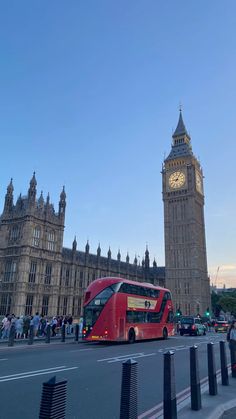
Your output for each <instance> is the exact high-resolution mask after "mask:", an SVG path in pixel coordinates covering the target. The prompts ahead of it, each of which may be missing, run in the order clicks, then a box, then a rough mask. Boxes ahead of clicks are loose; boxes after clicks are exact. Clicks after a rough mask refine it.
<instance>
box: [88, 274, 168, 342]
mask: <svg viewBox="0 0 236 419" xmlns="http://www.w3.org/2000/svg"><path fill="white" fill-rule="evenodd" d="M83 320H84V325H83V339H84V340H87V341H117V342H118V341H119V342H122V341H128V342H130V343H133V342H134V341H135V340H143V339H156V338H163V339H167V337H168V336H172V335H173V334H174V323H173V321H174V313H173V303H172V300H171V294H170V291H169V290H168V289H166V288H161V287H157V286H154V285H152V284H149V283H144V282H143V283H142V282H135V281H131V280H127V279H122V278H112V277H106V278H101V279H96V280H95V281H93V282H92V283H91V284H90V285H89V287H88V288H87V290H86V294H85V300H84V316H83Z"/></svg>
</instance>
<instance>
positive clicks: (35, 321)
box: [32, 312, 40, 337]
mask: <svg viewBox="0 0 236 419" xmlns="http://www.w3.org/2000/svg"><path fill="white" fill-rule="evenodd" d="M39 323H40V316H39V313H38V312H36V313H35V315H34V316H33V319H32V324H33V326H34V336H35V337H37V336H38V329H39Z"/></svg>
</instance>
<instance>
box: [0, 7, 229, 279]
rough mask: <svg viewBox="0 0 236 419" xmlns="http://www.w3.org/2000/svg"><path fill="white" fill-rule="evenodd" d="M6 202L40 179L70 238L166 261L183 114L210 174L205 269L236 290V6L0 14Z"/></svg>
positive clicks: (0, 134)
mask: <svg viewBox="0 0 236 419" xmlns="http://www.w3.org/2000/svg"><path fill="white" fill-rule="evenodd" d="M0 61H1V62H0V64H1V66H0V68H1V70H0V138H1V156H2V158H1V165H0V173H1V183H0V199H1V202H2V206H3V200H4V195H5V192H6V186H7V184H8V183H9V179H10V178H11V177H13V180H14V188H15V199H16V198H17V196H18V195H19V194H20V192H22V193H23V194H25V193H27V190H28V183H29V180H30V178H31V176H32V172H33V171H34V170H35V171H36V177H37V181H38V194H39V193H40V191H41V190H43V191H44V194H45V195H46V194H47V192H48V191H49V192H50V196H51V200H52V202H53V203H54V204H55V207H56V209H57V206H58V198H59V194H60V191H61V188H62V185H65V186H66V193H67V213H66V229H65V236H64V237H65V239H64V245H65V246H71V243H72V240H73V238H74V234H76V235H77V240H78V247H79V249H80V250H83V249H84V247H85V244H86V240H87V239H89V243H90V249H91V252H92V253H95V252H96V248H97V245H98V242H99V241H100V243H101V248H102V254H103V255H106V254H107V251H108V247H109V245H110V246H111V251H112V257H116V255H117V251H118V248H120V250H121V254H122V259H124V258H125V255H126V252H127V250H128V251H129V254H130V257H131V260H133V258H134V256H135V253H136V254H137V255H139V256H140V259H141V258H142V256H143V253H144V251H145V247H146V243H148V247H149V250H150V255H151V258H152V259H153V257H154V256H155V257H156V259H157V263H158V264H159V265H164V239H163V236H164V229H163V203H162V194H161V187H162V181H161V174H160V171H161V165H162V162H163V158H164V155H165V153H168V152H169V150H170V147H171V139H172V138H171V134H172V129H174V128H175V127H176V124H177V121H178V105H179V102H180V101H181V102H182V104H183V117H184V121H185V125H186V127H187V129H188V130H189V131H190V134H191V137H192V146H193V151H194V153H195V155H196V156H197V157H199V158H200V161H201V164H202V167H203V170H204V175H205V180H204V181H205V200H206V205H205V221H206V239H207V254H208V267H209V272H210V274H211V279H212V281H213V282H214V280H215V277H216V270H217V267H218V266H220V269H219V276H218V285H221V283H222V282H226V284H228V285H230V284H231V285H234V286H236V258H235V247H236V246H235V241H236V223H235V208H236V188H235V152H236V147H235V142H236V139H235V124H236V118H235V117H236V115H235V103H236V77H235V69H236V2H235V0H227V2H224V1H222V0H208V1H207V2H206V1H205V0H198V1H195V2H193V1H189V0H185V1H184V0H182V1H181V0H180V1H175V0H173V1H167V0H165V1H158V0H148V1H144V0H142V1H140V0H129V1H127V0H120V1H115V0H87V1H82V0H70V1H62V0H50V1H46V0H44V1H37V2H36V1H34V2H32V1H31V0H28V1H26V0H25V1H24V0H22V1H19V0H15V1H5V2H1V4H0Z"/></svg>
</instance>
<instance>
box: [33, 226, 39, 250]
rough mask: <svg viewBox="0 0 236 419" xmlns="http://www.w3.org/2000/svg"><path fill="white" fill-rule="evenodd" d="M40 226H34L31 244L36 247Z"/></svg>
mask: <svg viewBox="0 0 236 419" xmlns="http://www.w3.org/2000/svg"><path fill="white" fill-rule="evenodd" d="M40 233H41V231H40V227H39V226H36V227H34V231H33V240H32V245H33V246H36V247H38V246H39V244H40Z"/></svg>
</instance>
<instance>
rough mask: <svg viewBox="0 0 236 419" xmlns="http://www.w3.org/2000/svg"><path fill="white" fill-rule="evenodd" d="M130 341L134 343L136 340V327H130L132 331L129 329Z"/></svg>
mask: <svg viewBox="0 0 236 419" xmlns="http://www.w3.org/2000/svg"><path fill="white" fill-rule="evenodd" d="M128 342H129V343H134V342H135V331H134V329H130V331H129V337H128Z"/></svg>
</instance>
